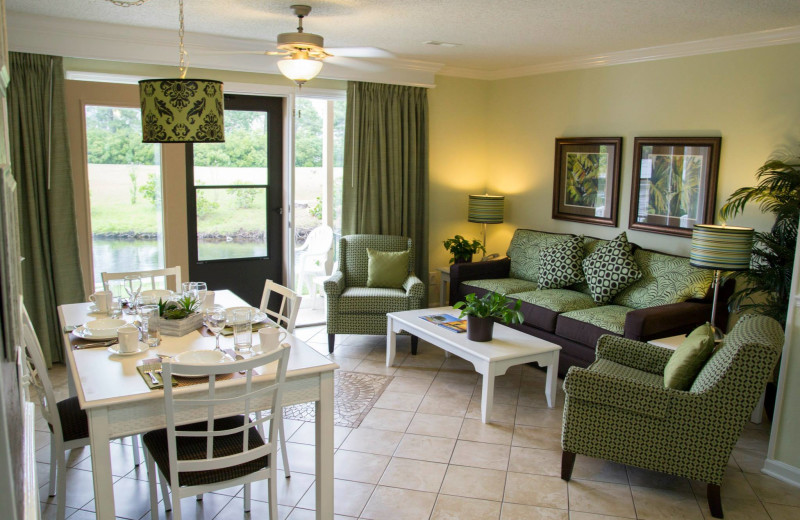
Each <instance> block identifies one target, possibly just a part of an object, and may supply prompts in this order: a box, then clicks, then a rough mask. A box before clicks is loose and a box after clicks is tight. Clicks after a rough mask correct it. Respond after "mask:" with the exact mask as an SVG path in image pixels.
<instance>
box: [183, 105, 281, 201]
mask: <svg viewBox="0 0 800 520" xmlns="http://www.w3.org/2000/svg"><path fill="white" fill-rule="evenodd" d="M267 183H268V182H267V114H266V112H251V111H244V110H226V111H225V142H224V143H203V144H199V145H195V146H194V185H195V186H220V185H222V186H225V185H230V184H258V185H262V186H263V185H265V184H267Z"/></svg>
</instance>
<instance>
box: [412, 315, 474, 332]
mask: <svg viewBox="0 0 800 520" xmlns="http://www.w3.org/2000/svg"><path fill="white" fill-rule="evenodd" d="M420 318H422V319H423V320H425V321H428V322H430V323H435V324H436V325H439V326H440V327H444V328H446V329H447V330H451V331H453V332H467V320H465V319H464V320H461V319H458V318H456V317H455V316H452V315H450V314H429V315H428V316H420Z"/></svg>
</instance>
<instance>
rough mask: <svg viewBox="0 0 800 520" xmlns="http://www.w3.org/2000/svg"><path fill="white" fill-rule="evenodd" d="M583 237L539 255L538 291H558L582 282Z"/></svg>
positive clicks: (548, 248)
mask: <svg viewBox="0 0 800 520" xmlns="http://www.w3.org/2000/svg"><path fill="white" fill-rule="evenodd" d="M582 261H583V235H580V236H577V237H571V238H570V239H569V240H565V241H564V242H561V243H560V244H556V245H554V246H550V247H547V248H545V249H542V252H541V253H539V289H560V288H562V287H567V286H569V285H573V284H576V283H578V282H582V281H583V268H582V267H581V262H582Z"/></svg>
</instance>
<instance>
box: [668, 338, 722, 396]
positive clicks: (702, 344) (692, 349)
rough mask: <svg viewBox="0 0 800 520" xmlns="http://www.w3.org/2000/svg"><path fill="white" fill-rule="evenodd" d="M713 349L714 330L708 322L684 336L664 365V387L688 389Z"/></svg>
mask: <svg viewBox="0 0 800 520" xmlns="http://www.w3.org/2000/svg"><path fill="white" fill-rule="evenodd" d="M713 351H714V330H713V329H712V328H711V325H709V324H708V323H706V324H704V325H700V326H699V327H697V328H696V329H694V330H693V331H692V332H691V334H689V335H688V336H686V339H685V340H683V343H681V344H680V346H679V347H678V348H677V349H676V350H675V353H674V354H672V356H671V357H670V358H669V361H667V366H665V367H664V387H665V388H674V389H675V390H688V389H689V388H691V386H692V382H694V380H695V378H696V377H697V374H698V373H699V372H700V370H701V369H702V368H703V365H705V364H706V361H708V358H709V357H711V353H712V352H713Z"/></svg>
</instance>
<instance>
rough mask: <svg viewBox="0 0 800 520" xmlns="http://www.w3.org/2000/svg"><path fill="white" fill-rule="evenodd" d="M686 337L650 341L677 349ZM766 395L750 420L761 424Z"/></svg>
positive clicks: (762, 397) (660, 345)
mask: <svg viewBox="0 0 800 520" xmlns="http://www.w3.org/2000/svg"><path fill="white" fill-rule="evenodd" d="M685 339H686V336H685V335H684V334H678V335H677V336H670V337H668V338H658V339H651V340H650V341H648V343H650V344H652V345H658V346H659V347H664V348H668V349H670V350H675V349H676V348H678V347H679V346H680V344H681V343H683V340H685ZM765 397H766V393H762V394H761V398H760V399H759V400H758V404H756V407H755V408H754V409H753V413H752V414H750V422H752V423H756V424H761V421H762V420H763V419H762V418H763V417H764V398H765Z"/></svg>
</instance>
